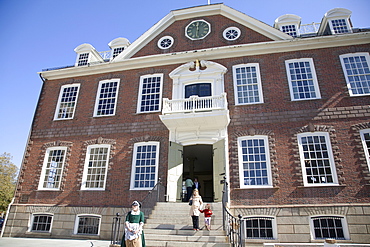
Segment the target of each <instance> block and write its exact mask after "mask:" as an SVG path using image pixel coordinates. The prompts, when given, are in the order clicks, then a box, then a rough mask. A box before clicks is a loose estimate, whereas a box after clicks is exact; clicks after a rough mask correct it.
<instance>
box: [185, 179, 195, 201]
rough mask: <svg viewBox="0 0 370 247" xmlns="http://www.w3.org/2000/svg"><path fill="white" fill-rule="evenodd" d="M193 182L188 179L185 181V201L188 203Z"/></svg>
mask: <svg viewBox="0 0 370 247" xmlns="http://www.w3.org/2000/svg"><path fill="white" fill-rule="evenodd" d="M193 185H194V183H193V180H191V179H190V178H189V177H187V178H186V180H185V187H186V201H187V202H188V201H189V199H190V197H191V195H192V194H193Z"/></svg>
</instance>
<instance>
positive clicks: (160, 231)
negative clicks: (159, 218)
mask: <svg viewBox="0 0 370 247" xmlns="http://www.w3.org/2000/svg"><path fill="white" fill-rule="evenodd" d="M144 232H145V235H147V234H156V235H166V236H168V235H179V236H194V235H197V236H224V237H225V232H224V231H223V230H211V231H208V230H205V229H204V230H200V231H198V232H194V231H193V230H192V229H188V230H167V229H144Z"/></svg>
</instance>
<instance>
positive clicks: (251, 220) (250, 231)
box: [245, 217, 276, 239]
mask: <svg viewBox="0 0 370 247" xmlns="http://www.w3.org/2000/svg"><path fill="white" fill-rule="evenodd" d="M274 229H275V230H274ZM245 231H246V234H245V236H246V238H247V239H275V238H276V237H275V233H274V232H275V231H276V227H275V219H274V218H273V217H248V218H246V219H245Z"/></svg>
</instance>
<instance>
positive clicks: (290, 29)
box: [281, 25, 298, 38]
mask: <svg viewBox="0 0 370 247" xmlns="http://www.w3.org/2000/svg"><path fill="white" fill-rule="evenodd" d="M281 31H283V32H284V33H286V34H288V35H290V36H292V37H294V38H296V37H298V32H297V27H296V25H285V26H282V27H281Z"/></svg>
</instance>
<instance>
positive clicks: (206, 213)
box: [199, 208, 213, 218]
mask: <svg viewBox="0 0 370 247" xmlns="http://www.w3.org/2000/svg"><path fill="white" fill-rule="evenodd" d="M199 211H200V212H201V213H204V217H206V218H208V217H211V216H212V214H213V213H212V210H211V209H208V208H206V209H204V210H199Z"/></svg>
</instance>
